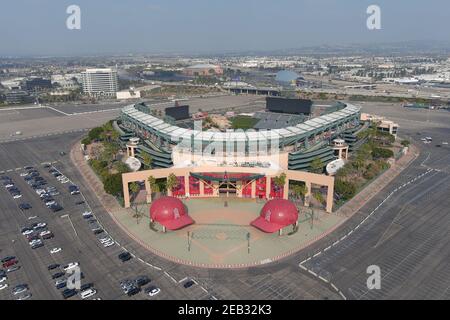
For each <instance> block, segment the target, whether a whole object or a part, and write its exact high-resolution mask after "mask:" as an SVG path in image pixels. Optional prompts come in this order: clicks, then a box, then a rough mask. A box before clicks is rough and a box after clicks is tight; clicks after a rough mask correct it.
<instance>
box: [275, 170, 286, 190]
mask: <svg viewBox="0 0 450 320" xmlns="http://www.w3.org/2000/svg"><path fill="white" fill-rule="evenodd" d="M273 182H274V183H275V185H276V186H278V187H280V188H281V187H283V186H284V185H285V184H286V174H285V173H282V174H280V175H279V176H278V177H275V178H273Z"/></svg>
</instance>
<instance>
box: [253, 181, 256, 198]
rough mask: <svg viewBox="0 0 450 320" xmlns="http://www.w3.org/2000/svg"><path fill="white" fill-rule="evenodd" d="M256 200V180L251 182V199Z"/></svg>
mask: <svg viewBox="0 0 450 320" xmlns="http://www.w3.org/2000/svg"><path fill="white" fill-rule="evenodd" d="M255 198H256V180H253V181H252V199H255Z"/></svg>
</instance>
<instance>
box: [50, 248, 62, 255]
mask: <svg viewBox="0 0 450 320" xmlns="http://www.w3.org/2000/svg"><path fill="white" fill-rule="evenodd" d="M61 250H62V249H61V248H53V249H52V250H50V253H51V254H54V253H58V252H60V251H61Z"/></svg>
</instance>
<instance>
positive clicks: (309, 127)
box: [122, 104, 361, 142]
mask: <svg viewBox="0 0 450 320" xmlns="http://www.w3.org/2000/svg"><path fill="white" fill-rule="evenodd" d="M360 109H361V108H360V107H357V106H354V105H350V104H348V105H347V106H346V108H344V109H342V110H340V111H336V112H333V113H329V114H327V115H323V116H320V117H316V118H312V119H310V120H307V121H305V122H303V123H300V124H297V125H293V124H285V125H284V126H283V127H282V128H278V129H272V128H271V130H268V131H259V132H256V131H252V130H249V131H245V132H244V131H242V130H237V131H233V130H229V131H227V132H218V131H203V132H201V131H198V130H192V129H185V128H180V127H178V126H174V125H171V124H168V123H165V122H164V121H163V120H161V119H158V118H156V117H154V116H152V115H149V114H146V113H144V112H141V111H139V110H137V109H136V108H135V106H134V105H130V106H127V107H124V108H123V109H122V114H123V115H125V116H127V117H130V118H131V119H133V120H134V121H135V122H137V124H139V125H141V126H144V127H148V128H149V129H152V130H154V131H156V133H159V134H161V135H162V136H165V137H167V138H171V139H172V141H174V142H176V141H179V140H180V139H191V138H192V137H194V139H195V140H202V141H208V142H209V141H257V140H264V139H278V140H280V139H283V138H294V137H299V136H303V135H304V136H309V135H311V134H313V133H315V132H317V131H318V130H321V129H322V128H326V127H329V126H333V125H336V124H338V123H341V122H343V121H345V120H347V119H348V118H350V117H355V116H357V115H358V114H359V112H360Z"/></svg>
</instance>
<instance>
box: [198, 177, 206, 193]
mask: <svg viewBox="0 0 450 320" xmlns="http://www.w3.org/2000/svg"><path fill="white" fill-rule="evenodd" d="M199 185H200V197H204V196H205V182H204V181H203V180H199Z"/></svg>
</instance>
